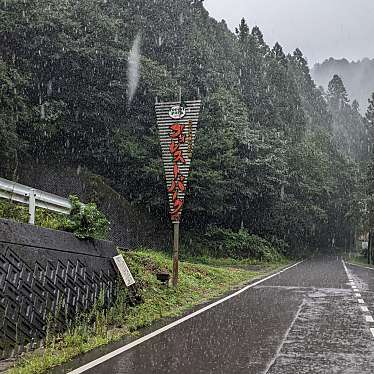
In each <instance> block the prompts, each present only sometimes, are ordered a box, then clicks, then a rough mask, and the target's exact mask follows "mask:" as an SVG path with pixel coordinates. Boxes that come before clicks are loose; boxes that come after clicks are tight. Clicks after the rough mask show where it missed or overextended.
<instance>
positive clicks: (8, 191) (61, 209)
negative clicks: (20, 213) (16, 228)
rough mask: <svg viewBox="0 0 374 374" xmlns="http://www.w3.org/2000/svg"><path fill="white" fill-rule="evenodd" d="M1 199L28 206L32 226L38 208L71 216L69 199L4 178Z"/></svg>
mask: <svg viewBox="0 0 374 374" xmlns="http://www.w3.org/2000/svg"><path fill="white" fill-rule="evenodd" d="M0 198H3V199H7V200H11V201H16V202H18V203H21V204H25V205H28V206H29V223H30V224H32V225H33V224H34V223H35V209H36V207H39V208H44V209H47V210H50V211H52V212H57V213H62V214H69V213H70V210H71V203H70V201H69V200H68V199H65V198H63V197H60V196H57V195H54V194H51V193H48V192H44V191H40V190H37V189H34V188H31V187H27V186H25V185H23V184H20V183H15V182H12V181H9V180H7V179H4V178H0Z"/></svg>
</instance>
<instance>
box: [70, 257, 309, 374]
mask: <svg viewBox="0 0 374 374" xmlns="http://www.w3.org/2000/svg"><path fill="white" fill-rule="evenodd" d="M304 261H305V260H302V261H299V262H297V263H295V264H293V265H290V266H287V267H285V268H284V269H282V270H279V271H277V272H275V273H273V274H270V275H268V276H266V277H264V278H261V279H259V280H257V281H255V282H253V283H250V284H248V285H247V286H245V287H243V288H241V289H240V290H238V291H236V292H234V293H231V294H230V295H228V296H225V297H223V298H221V299H219V300H217V301H215V302H213V303H210V304H208V305H207V306H205V307H203V308H200V309H198V310H197V311H195V312H192V313H190V314H187V315H185V316H184V317H182V318H179V319H177V320H176V321H174V322H171V323H169V324H167V325H165V326H163V327H161V328H159V329H157V330H155V331H153V332H151V333H149V334H147V335H144V336H142V337H140V338H139V339H136V340H134V341H132V342H131V343H128V344H125V345H124V346H122V347H120V348H117V349H115V350H114V351H112V352H109V353H107V354H105V355H103V356H101V357H99V358H97V359H95V360H93V361H90V362H88V363H87V364H84V365H82V366H80V367H78V368H76V369H74V370H72V371H69V372H68V373H67V374H81V373H84V372H85V371H87V370H90V369H92V368H94V367H96V366H98V365H100V364H102V363H104V362H106V361H108V360H110V359H112V358H114V357H116V356H118V355H120V354H122V353H124V352H126V351H128V350H130V349H132V348H134V347H136V346H138V345H140V344H142V343H144V342H146V341H148V340H150V339H152V338H154V337H155V336H157V335H160V334H162V333H164V332H165V331H168V330H170V329H172V328H174V327H176V326H178V325H180V324H182V323H183V322H185V321H188V320H190V319H192V318H194V317H196V316H198V315H200V314H202V313H204V312H206V311H208V310H209V309H212V308H214V307H216V306H217V305H220V304H222V303H224V302H225V301H227V300H230V299H232V298H234V297H236V296H238V295H240V294H242V293H243V292H245V291H247V290H248V289H250V288H253V287H255V286H257V285H258V284H261V283H263V282H265V281H267V280H269V279H271V278H274V277H276V276H278V275H280V274H282V273H284V272H286V271H288V270H290V269H292V268H294V267H296V266H298V265H300V264H301V263H303V262H304Z"/></svg>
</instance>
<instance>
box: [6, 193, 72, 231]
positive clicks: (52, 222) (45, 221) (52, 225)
mask: <svg viewBox="0 0 374 374" xmlns="http://www.w3.org/2000/svg"><path fill="white" fill-rule="evenodd" d="M0 218H6V219H11V220H13V221H17V222H22V223H28V221H29V208H28V207H27V206H24V205H20V204H17V203H14V202H11V201H8V200H3V199H1V200H0ZM64 222H65V217H64V215H62V214H58V213H53V212H50V211H48V210H45V209H42V208H37V209H36V213H35V224H36V225H37V226H41V227H45V228H48V229H54V230H63V225H64Z"/></svg>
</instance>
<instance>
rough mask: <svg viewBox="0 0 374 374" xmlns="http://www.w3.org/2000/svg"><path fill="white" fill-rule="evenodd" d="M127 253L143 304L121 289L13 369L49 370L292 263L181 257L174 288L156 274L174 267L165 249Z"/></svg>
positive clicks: (16, 372) (15, 373)
mask: <svg viewBox="0 0 374 374" xmlns="http://www.w3.org/2000/svg"><path fill="white" fill-rule="evenodd" d="M123 255H124V257H125V259H126V262H127V263H128V265H129V268H130V269H131V271H132V273H133V275H134V278H135V279H136V281H137V289H138V293H139V296H140V297H141V298H142V300H143V303H141V304H140V305H137V306H129V303H128V295H127V290H124V289H122V291H121V292H119V297H118V298H117V301H116V303H115V305H113V306H112V307H111V308H110V309H109V310H104V309H103V308H102V307H101V306H100V303H99V304H98V305H96V306H95V307H94V308H93V310H92V311H91V312H90V313H88V314H85V315H82V316H79V317H77V320H76V321H75V322H74V323H72V324H70V326H69V328H68V329H67V331H66V332H65V333H63V334H53V333H49V334H48V336H47V339H46V343H45V347H44V348H43V349H39V350H36V351H34V352H31V353H27V354H24V355H23V356H21V357H20V358H19V359H18V360H17V361H16V362H15V364H14V366H13V367H12V368H10V369H9V370H8V373H11V374H26V373H27V374H33V373H35V374H36V373H38V374H40V373H44V372H46V371H47V370H48V369H51V368H52V367H55V366H58V365H61V364H63V363H65V362H67V361H69V360H70V359H72V358H74V357H76V356H78V355H80V354H82V353H86V352H88V351H90V350H92V349H94V348H97V347H99V346H102V345H105V344H109V343H111V342H114V341H117V340H119V339H121V338H123V337H124V336H127V335H131V334H133V335H137V334H139V329H141V328H143V327H149V326H150V325H151V324H152V323H154V322H155V321H157V320H159V319H161V318H165V317H176V316H179V315H181V314H183V313H184V312H186V311H187V310H188V309H190V308H192V307H194V306H196V305H198V304H202V303H204V302H206V301H208V300H211V299H214V298H216V297H218V296H220V295H222V294H224V293H226V292H228V291H230V290H232V289H233V288H235V287H238V286H241V285H243V284H245V283H248V282H250V281H251V280H253V279H254V278H258V277H262V276H265V275H267V274H269V273H271V272H272V271H274V270H276V269H278V268H281V267H284V266H285V265H286V264H287V263H286V262H283V263H271V264H270V263H267V264H262V265H261V264H259V263H256V264H255V266H256V268H255V270H253V269H251V266H253V265H254V264H252V263H249V262H250V261H248V262H247V263H245V262H242V261H235V260H231V259H225V260H211V261H209V259H208V258H204V262H205V263H204V264H201V263H198V260H195V261H193V262H192V261H190V262H181V265H180V283H179V287H178V288H177V289H173V288H166V287H164V286H162V285H161V284H160V283H159V282H158V281H157V280H156V276H155V274H156V273H157V272H158V271H161V270H168V271H169V272H171V269H172V261H171V259H170V258H169V257H167V256H166V255H165V254H163V253H160V252H151V251H144V250H143V251H137V252H127V253H123ZM209 262H211V263H209ZM212 265H213V266H212ZM246 267H247V268H246Z"/></svg>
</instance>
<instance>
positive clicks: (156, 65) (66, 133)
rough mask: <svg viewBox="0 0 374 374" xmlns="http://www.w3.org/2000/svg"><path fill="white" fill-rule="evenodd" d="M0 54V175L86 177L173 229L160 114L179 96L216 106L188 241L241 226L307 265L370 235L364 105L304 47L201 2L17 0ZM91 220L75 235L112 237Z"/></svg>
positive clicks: (11, 2) (11, 1) (189, 214)
mask: <svg viewBox="0 0 374 374" xmlns="http://www.w3.org/2000/svg"><path fill="white" fill-rule="evenodd" d="M20 14H22V15H23V16H22V17H20V16H19V15H20ZM139 33H140V34H141V58H140V61H141V64H140V65H141V66H140V81H139V86H138V89H137V93H136V95H135V97H134V99H133V101H132V102H131V103H129V102H128V98H127V95H126V91H127V87H128V83H129V82H128V77H127V60H128V52H129V50H130V49H131V45H132V43H133V41H134V39H135V37H136V35H138V34H139ZM0 42H1V44H2V49H1V52H0V53H1V55H0V61H1V63H0V82H1V83H2V86H1V87H2V89H1V90H0V100H1V103H2V104H4V103H5V105H3V106H2V107H1V108H0V122H1V123H0V125H1V124H3V125H1V126H0V141H1V143H2V144H3V145H4V147H3V148H2V149H1V150H0V159H1V163H0V164H1V166H0V173H1V174H2V175H6V176H9V175H14V176H15V177H16V175H17V165H18V164H20V161H21V163H22V165H23V164H26V163H27V161H28V160H33V162H34V161H38V160H40V161H42V162H43V163H51V164H57V163H60V162H64V163H65V164H67V165H70V166H72V167H74V168H76V167H77V165H80V166H81V167H85V168H87V169H88V170H90V171H91V172H93V173H95V174H97V175H99V176H101V177H104V178H106V179H107V180H108V181H109V183H110V185H111V186H112V187H113V188H114V189H115V190H116V191H117V192H118V193H119V194H121V195H123V196H124V197H125V198H126V199H127V200H128V201H130V202H131V203H134V204H140V205H142V206H143V207H144V208H147V209H148V210H149V212H150V213H151V214H152V215H153V216H154V217H157V219H159V220H161V221H164V222H165V221H167V220H168V206H167V199H166V190H165V183H164V176H163V172H162V167H161V163H160V154H161V152H160V146H159V140H158V133H157V129H156V119H155V114H154V102H155V100H156V98H157V99H159V100H162V101H171V100H176V99H177V98H178V96H179V88H180V89H181V92H182V96H183V99H184V100H188V99H195V98H197V97H201V99H202V100H203V104H204V105H203V113H202V114H201V118H200V124H199V130H198V134H197V138H196V144H195V150H194V157H193V163H192V173H191V179H190V182H189V192H188V195H187V198H186V205H185V210H184V213H183V217H185V220H186V229H187V230H189V231H192V232H199V233H200V234H201V235H204V234H205V232H206V229H207V227H208V226H209V225H216V226H219V227H223V228H227V229H231V230H233V231H238V230H239V229H240V228H241V227H244V228H246V229H247V230H249V231H250V232H252V233H254V234H256V235H258V236H260V237H265V238H272V240H276V239H277V240H282V241H283V242H287V243H288V244H289V247H290V249H292V250H293V251H295V252H296V251H299V250H301V247H307V246H313V247H326V246H328V245H329V243H331V239H332V237H336V238H339V239H338V240H339V241H340V242H341V243H340V244H342V243H344V242H345V241H346V240H348V238H349V237H351V236H352V235H353V234H352V233H353V232H357V230H358V227H360V226H362V225H361V219H360V218H358V217H359V214H358V213H357V210H355V209H354V205H355V204H356V202H358V201H362V196H361V195H362V194H361V193H360V191H359V190H358V189H359V188H360V187H359V186H361V185H358V186H357V187H356V185H355V183H354V182H355V180H359V179H360V176H357V173H358V174H360V175H362V174H363V168H362V167H358V163H360V162H363V161H365V160H366V159H367V158H368V152H367V149H368V145H369V144H370V142H368V141H367V139H366V134H365V130H366V129H365V126H364V124H363V120H362V117H361V115H360V113H359V112H358V110H357V106H356V104H354V105H352V106H350V105H349V102H348V100H347V96H348V94H347V92H346V90H345V87H344V84H343V82H342V80H341V79H340V78H339V77H338V76H336V77H333V80H332V82H331V84H330V86H329V92H328V95H327V96H326V97H325V95H324V93H323V92H322V91H321V90H320V89H319V88H317V87H316V85H315V83H314V81H313V80H312V78H311V75H310V70H309V67H308V63H307V60H306V58H305V57H304V56H303V54H302V52H301V51H300V50H299V49H297V50H295V51H294V53H293V54H292V55H287V54H286V53H285V51H284V50H283V48H282V46H281V45H280V44H279V43H276V44H275V46H274V47H273V48H270V47H269V46H268V45H267V44H266V42H265V40H264V37H263V35H262V33H261V30H260V29H259V28H258V27H254V28H253V29H252V31H251V28H250V26H249V25H248V24H247V23H246V21H245V20H244V19H243V20H242V21H241V23H240V26H239V27H238V30H237V33H236V34H233V33H232V32H230V30H229V29H228V27H227V25H226V23H225V22H224V21H223V22H217V21H216V20H214V19H212V18H210V17H209V15H208V12H207V11H206V10H205V9H204V5H203V3H202V2H193V3H191V2H190V1H188V0H181V1H179V2H175V1H172V0H163V1H160V0H155V1H140V0H135V1H131V2H120V1H110V2H109V1H101V0H93V1H91V0H90V1H89V0H83V1H79V2H77V1H71V0H62V1H59V2H58V3H56V2H53V1H51V0H30V1H27V2H20V1H16V0H7V1H6V2H2V3H1V4H0ZM21 107H22V114H23V115H22V116H21V117H22V120H20V117H19V116H18V114H19V113H20V109H19V108H21ZM369 109H370V108H369ZM368 113H369V116H370V110H369V112H368ZM368 121H369V117H368ZM368 121H367V124H366V125H367V129H368V130H369V132H370V131H371V132H373V133H374V130H372V129H370V126H371V125H370V123H369V122H368ZM371 127H373V126H371ZM352 159H353V160H354V161H353V163H352ZM353 164H354V165H353ZM357 170H358V171H357ZM353 171H355V172H354V176H353V175H352V172H353ZM356 177H357V178H356ZM346 182H347V183H346ZM348 182H349V183H350V184H349V183H348ZM87 209H88V210H90V209H91V208H87ZM77 212H78V211H77ZM85 215H86V216H87V217H86V218H84V219H83V220H82V217H81V213H77V214H76V216H75V217H74V219H71V220H70V221H69V222H68V226H69V229H70V230H71V231H75V232H77V234H78V235H79V236H83V237H92V236H96V235H98V237H102V236H103V235H104V231H105V230H102V228H100V226H105V223H104V221H102V220H101V217H100V216H98V215H96V214H95V213H94V210H91V211H90V212H89V211H87V212H86V213H85ZM95 220H96V221H98V222H101V223H96V224H94V221H95ZM89 222H91V223H89ZM89 225H91V226H92V225H93V226H94V225H96V226H98V227H96V229H92V230H93V231H91V229H90V228H88V226H89ZM78 227H81V229H78ZM95 230H96V231H97V232H96V231H95ZM94 232H96V233H94ZM290 249H287V251H290Z"/></svg>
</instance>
